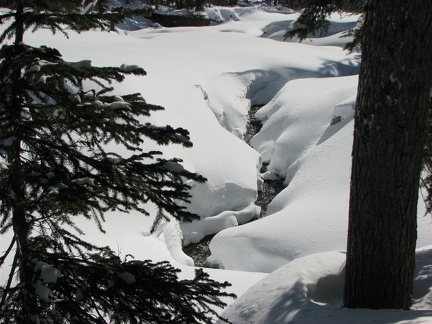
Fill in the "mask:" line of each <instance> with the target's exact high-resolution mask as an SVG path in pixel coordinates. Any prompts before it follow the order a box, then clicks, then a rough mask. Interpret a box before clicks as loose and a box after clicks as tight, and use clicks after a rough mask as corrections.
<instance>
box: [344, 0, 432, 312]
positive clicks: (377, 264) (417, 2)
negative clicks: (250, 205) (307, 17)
mask: <svg viewBox="0 0 432 324" xmlns="http://www.w3.org/2000/svg"><path fill="white" fill-rule="evenodd" d="M431 86H432V1H422V0H412V1H406V0H380V1H378V0H370V1H368V4H367V7H366V12H365V22H364V36H363V39H362V65H361V71H360V80H359V91H358V96H357V112H356V116H355V126H354V127H355V128H354V146H353V164H352V174H351V195H350V210H349V228H348V247H347V263H346V281H345V292H344V306H345V307H348V308H374V309H377V308H395V309H408V308H409V307H410V305H411V295H412V286H413V285H412V282H413V272H414V264H415V245H416V226H417V225H416V219H417V200H418V190H419V178H420V171H421V167H422V154H423V149H424V145H425V125H426V116H427V111H428V107H430V106H429V105H430V96H431Z"/></svg>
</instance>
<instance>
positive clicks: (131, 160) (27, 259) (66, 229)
mask: <svg viewBox="0 0 432 324" xmlns="http://www.w3.org/2000/svg"><path fill="white" fill-rule="evenodd" d="M84 4H86V5H88V4H89V2H88V1H87V2H82V1H81V0H59V1H51V0H18V1H16V0H14V1H10V0H0V7H2V8H7V11H3V14H1V15H0V23H1V24H2V25H4V31H3V33H2V34H1V35H0V42H1V43H2V44H3V47H2V48H1V49H0V125H1V127H0V155H1V156H0V183H1V186H0V199H1V204H0V211H1V215H2V216H1V219H0V221H1V223H0V225H1V232H0V234H2V235H3V234H5V233H6V232H8V231H12V232H13V238H12V241H11V242H10V245H9V247H8V249H7V250H6V251H5V253H4V254H3V255H2V256H1V257H0V266H1V267H2V268H3V269H4V268H6V267H7V266H9V265H8V264H7V262H6V259H7V258H8V256H9V257H11V259H13V261H12V265H11V267H10V275H9V280H8V281H7V282H6V283H5V284H4V285H3V286H2V287H1V288H0V293H1V295H0V321H2V322H5V323H7V322H16V323H32V322H35V323H39V322H44V321H46V322H52V323H105V322H106V321H110V322H113V323H139V322H146V323H161V322H169V323H194V322H206V321H210V319H211V317H212V316H215V315H216V313H215V311H214V310H213V309H212V307H213V306H218V307H223V306H224V305H225V304H224V303H223V302H222V301H221V299H220V298H221V297H224V296H225V297H226V296H230V297H232V296H233V295H232V294H228V293H225V292H222V291H221V290H222V289H223V288H226V287H227V286H229V284H228V283H226V282H225V283H218V282H215V281H213V280H212V279H210V278H209V277H208V275H207V274H205V273H204V272H202V271H201V270H197V271H196V275H195V278H194V279H191V280H179V279H178V278H177V272H178V270H177V269H175V268H173V267H172V266H170V265H169V264H168V263H165V262H162V263H156V264H154V263H151V262H150V261H136V260H131V259H130V257H127V258H125V259H121V258H120V257H119V256H117V255H115V254H114V253H113V251H111V250H110V249H109V248H108V247H98V246H95V245H93V244H91V243H89V242H86V241H84V240H83V239H82V237H81V235H80V234H82V230H81V229H80V228H78V227H77V226H76V225H75V221H74V220H75V218H76V217H85V218H87V219H93V220H95V222H96V223H97V225H98V227H99V229H100V230H101V231H103V228H102V223H103V221H104V213H105V212H106V211H110V210H117V211H122V212H129V211H133V210H135V211H139V212H141V213H142V214H143V215H148V212H147V211H146V209H145V207H143V206H145V203H148V202H152V203H154V204H156V205H157V206H158V208H159V218H160V217H164V215H167V214H170V215H172V216H174V217H175V218H177V219H179V220H183V221H190V220H192V219H194V218H196V217H197V216H196V215H194V214H191V213H190V212H188V211H187V210H186V208H185V207H181V206H179V204H178V202H187V201H188V199H189V198H190V195H189V191H188V189H189V187H188V186H187V185H186V184H185V180H193V181H197V182H203V181H205V178H203V177H202V176H200V175H198V174H195V173H191V172H188V171H187V170H185V169H184V168H183V167H182V165H181V160H179V159H170V160H166V159H163V158H162V157H161V156H160V155H161V152H158V151H149V152H147V151H143V149H142V144H143V142H144V139H145V138H149V139H152V140H154V141H155V142H157V143H158V144H159V145H167V144H180V145H183V146H185V147H190V146H192V143H191V141H190V138H189V134H188V132H187V130H185V129H182V128H173V127H171V126H164V127H161V126H154V125H152V124H150V123H143V122H142V119H143V118H145V117H147V116H149V115H150V113H151V112H153V111H159V110H162V107H159V106H155V105H151V104H148V103H146V101H145V100H144V99H143V98H142V97H141V95H140V94H128V95H124V96H113V95H110V94H109V93H110V91H111V90H112V87H111V85H110V84H111V83H112V82H121V81H122V80H123V79H124V78H125V76H127V75H131V74H132V75H145V71H144V70H143V69H141V68H139V67H136V66H126V65H122V66H121V67H93V66H92V65H91V62H90V61H87V60H83V61H80V62H65V61H64V60H63V59H62V57H61V55H60V53H59V52H58V51H57V50H56V49H53V48H48V47H46V46H40V47H32V46H29V45H26V44H25V42H24V35H25V33H26V32H28V31H29V30H30V31H37V30H38V29H39V28H42V27H44V28H49V29H50V30H51V31H52V32H61V33H64V34H65V35H67V32H66V29H70V30H73V31H77V32H84V31H87V30H90V29H94V28H98V29H101V30H104V31H113V30H115V24H116V23H119V22H121V21H122V20H123V19H124V18H126V17H131V16H132V15H138V14H143V13H144V12H143V11H136V10H135V11H126V10H108V8H107V6H106V3H105V1H92V3H90V5H91V6H92V10H88V9H89V7H88V6H86V8H83V7H82V6H83V5H84ZM90 84H93V85H94V87H91V86H89V85H90ZM112 143H115V145H116V147H117V148H118V147H122V148H124V149H125V150H126V151H127V152H129V154H128V155H127V156H123V155H119V154H118V153H116V152H115V151H113V150H112V149H111V150H110V149H109V147H110V144H112ZM111 147H112V146H111Z"/></svg>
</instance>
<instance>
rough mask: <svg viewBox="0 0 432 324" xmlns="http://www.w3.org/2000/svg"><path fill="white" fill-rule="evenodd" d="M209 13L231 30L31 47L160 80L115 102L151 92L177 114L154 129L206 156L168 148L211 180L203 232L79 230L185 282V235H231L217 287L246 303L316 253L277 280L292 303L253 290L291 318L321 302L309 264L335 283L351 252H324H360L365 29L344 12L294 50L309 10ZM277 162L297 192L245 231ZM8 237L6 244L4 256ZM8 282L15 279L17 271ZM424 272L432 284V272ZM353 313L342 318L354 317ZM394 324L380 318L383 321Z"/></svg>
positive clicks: (423, 241) (140, 220) (164, 116)
mask: <svg viewBox="0 0 432 324" xmlns="http://www.w3.org/2000/svg"><path fill="white" fill-rule="evenodd" d="M208 12H209V15H211V16H212V17H219V18H220V20H221V21H224V23H223V24H220V25H215V26H210V27H201V28H195V27H183V28H171V29H167V28H160V27H159V28H153V27H150V28H145V29H141V30H136V31H123V30H120V31H119V33H117V34H116V33H109V34H106V33H101V32H97V31H94V32H88V33H83V34H81V35H77V34H75V33H73V32H70V33H69V39H67V38H65V37H64V36H63V35H60V34H57V35H55V36H53V35H52V34H51V33H50V32H49V31H48V30H39V31H38V32H37V33H36V34H28V35H27V36H26V38H25V42H27V43H29V44H31V45H42V44H44V45H48V46H52V47H55V48H57V49H59V50H60V52H61V53H62V54H63V57H64V59H65V60H67V61H71V62H73V61H75V62H76V61H81V60H83V59H90V60H91V61H92V64H93V65H95V66H107V65H112V66H121V65H122V64H126V65H134V64H136V65H139V66H141V67H143V68H144V69H145V70H146V71H147V76H145V77H129V78H127V79H126V81H124V82H123V83H121V84H118V85H115V93H116V94H126V93H134V92H141V93H142V95H143V96H144V98H145V99H146V100H147V101H148V102H149V103H152V104H158V105H161V106H163V107H165V111H164V112H158V113H155V114H154V115H153V116H152V117H151V119H150V122H152V123H155V124H157V125H165V124H170V125H172V126H174V127H184V128H186V129H188V130H189V131H190V133H191V139H192V141H193V143H194V147H193V148H191V149H184V148H181V147H179V146H169V147H163V148H160V147H158V149H162V150H163V151H164V154H165V156H166V157H180V158H182V159H183V160H184V163H183V165H184V167H185V168H186V169H188V170H190V171H194V172H198V173H200V174H202V175H203V176H205V177H206V178H207V179H208V181H207V182H206V183H205V184H194V183H191V186H192V191H191V193H192V195H193V197H192V202H191V204H190V205H189V206H188V208H189V210H191V211H193V212H196V213H198V214H199V215H200V216H201V217H202V218H203V221H201V222H196V223H193V224H177V223H176V222H175V221H174V220H173V221H172V222H171V223H170V224H169V225H164V224H162V225H161V226H159V227H158V228H157V230H156V232H155V233H153V234H150V233H149V229H150V226H151V223H152V220H153V217H154V215H155V214H156V208H154V206H148V210H149V211H150V212H151V214H152V215H153V216H151V217H144V216H142V215H139V214H136V213H131V214H120V213H109V214H107V215H106V218H107V222H106V224H105V229H106V230H107V234H102V233H99V232H98V231H97V228H96V226H95V225H94V224H93V223H88V222H86V221H84V220H82V221H77V223H78V225H79V224H80V222H81V225H82V226H83V228H84V230H85V231H86V238H87V239H88V240H90V241H92V242H94V243H97V244H99V245H110V246H111V247H112V248H113V249H114V250H115V251H118V252H119V253H120V254H121V255H123V256H125V255H126V254H132V255H134V256H135V257H136V258H138V259H153V260H155V261H161V260H169V261H171V262H173V264H174V265H175V266H177V267H181V268H182V269H183V275H184V276H190V275H191V273H192V272H193V267H191V265H192V264H193V261H192V259H191V258H190V257H188V256H187V255H185V254H184V253H183V252H182V250H181V247H182V239H183V234H182V230H183V231H184V236H185V239H186V241H190V242H194V241H196V240H198V239H199V238H201V237H203V236H204V235H206V234H210V233H211V234H214V233H216V232H218V231H220V230H221V231H220V232H219V233H218V234H217V235H216V236H215V238H214V239H213V241H212V243H211V251H212V254H213V259H215V260H217V261H218V262H219V263H221V264H223V265H224V267H225V268H226V269H230V270H212V269H209V272H210V273H211V275H212V276H213V277H214V278H215V279H217V280H228V281H230V282H232V283H233V288H232V291H233V292H235V293H237V294H239V295H240V294H242V293H243V292H244V291H245V290H246V289H247V288H249V287H250V286H252V285H253V284H254V283H255V282H257V281H258V280H260V279H261V278H263V277H264V276H265V273H269V272H272V271H274V270H276V269H277V268H279V267H280V266H283V265H285V264H286V263H288V262H290V261H292V260H294V259H296V258H299V257H307V259H305V260H303V259H298V260H296V261H295V262H296V263H294V264H293V265H291V266H290V265H288V266H287V267H285V268H282V269H281V270H278V271H279V272H278V273H279V274H277V276H281V273H284V275H283V276H285V273H287V274H286V276H287V278H289V280H288V279H279V280H273V279H272V277H269V278H268V279H265V280H267V282H268V283H266V285H270V288H269V289H273V290H280V289H282V288H280V285H282V286H284V288H283V294H284V297H286V298H291V299H288V301H287V299H284V300H283V301H281V300H279V298H280V295H277V294H268V291H266V290H264V289H262V288H260V287H262V284H261V286H258V288H255V290H253V292H254V293H253V294H255V297H256V298H258V299H259V298H264V299H266V303H267V304H266V306H265V308H266V309H267V311H269V312H270V310H272V309H277V308H278V307H284V308H285V309H286V307H288V304H289V303H291V304H292V305H294V306H295V307H299V306H302V305H306V306H307V305H309V306H310V305H312V304H311V303H312V302H311V301H309V299H307V298H305V294H304V293H305V290H306V291H307V289H308V287H307V284H308V282H309V281H307V280H309V279H307V280H306V279H304V278H306V277H304V276H303V274H302V275H299V272H298V265H300V264H305V267H306V266H307V267H312V268H314V269H317V272H316V274H314V275H313V276H315V277H318V276H321V275H322V274H324V275H325V276H327V275H330V274H333V273H334V271H336V270H338V269H340V268H341V267H342V263H343V254H341V253H338V252H330V254H324V255H319V254H318V255H313V256H310V255H311V254H314V253H318V252H327V251H338V250H344V249H345V246H346V230H347V216H348V195H349V176H350V168H351V146H352V132H353V122H352V119H353V113H354V111H353V107H354V100H355V96H356V87H357V76H356V74H357V73H358V66H359V59H360V58H359V54H358V53H352V54H349V53H347V52H346V51H343V50H342V46H343V44H344V43H345V41H346V40H347V39H342V40H341V39H340V38H339V36H340V33H341V32H342V31H343V30H345V29H347V28H350V27H353V26H354V25H355V21H356V17H352V16H348V17H340V16H339V15H335V16H333V17H332V25H331V28H330V31H329V34H328V35H326V36H325V37H317V38H313V39H309V40H306V41H305V42H304V43H303V44H298V43H295V42H282V40H283V34H284V33H285V30H286V29H287V28H289V25H290V24H291V22H292V21H293V20H294V19H295V18H296V17H297V16H298V15H297V14H288V15H287V14H280V13H268V12H265V11H263V10H258V9H256V8H233V9H226V8H225V9H224V8H213V9H208ZM317 45H319V46H317ZM255 104H266V105H265V106H264V107H263V108H261V109H260V110H259V111H258V113H257V117H258V118H259V119H261V120H262V121H263V123H264V126H263V128H262V130H261V131H260V133H258V134H257V135H256V136H255V137H254V138H253V139H252V143H251V144H252V146H253V147H254V148H251V147H249V146H248V145H247V144H245V143H244V142H243V141H242V139H241V137H242V135H243V134H244V132H245V128H246V126H245V125H246V121H247V113H248V110H249V108H250V106H251V105H255ZM154 148H156V146H155V144H154V143H151V142H150V141H148V142H146V143H145V149H149V150H150V149H154ZM117 153H119V154H121V152H117ZM263 161H265V162H269V163H270V164H269V171H270V172H271V173H272V174H274V175H277V176H280V177H283V178H285V179H286V180H285V184H286V185H287V187H286V188H285V190H283V191H282V192H281V193H280V194H279V196H277V197H276V199H275V200H274V201H273V202H272V203H271V205H270V206H269V208H268V211H267V217H265V218H263V219H260V220H257V221H254V222H252V223H249V224H246V225H241V226H237V225H239V224H242V223H244V222H245V221H247V220H249V219H250V218H253V217H255V216H256V215H257V207H256V206H255V205H254V202H255V199H256V196H257V184H258V183H259V182H260V181H259V175H258V173H259V169H260V167H261V164H262V162H263ZM423 214H424V205H423V204H422V203H420V208H419V228H418V230H419V239H418V246H419V247H422V246H425V245H429V244H432V242H431V237H432V236H431V232H432V226H431V218H430V216H426V217H423ZM228 227H229V228H228ZM6 241H7V240H3V239H2V243H1V244H2V246H1V248H2V250H5V249H6V246H7V244H8V242H6ZM430 259H431V257H430V254H429V259H428V258H427V257H426V260H429V261H425V262H426V264H429V265H431V264H432V262H431V261H430ZM314 260H317V262H315V261H314ZM323 260H326V262H324V261H323ZM41 261H43V260H41ZM428 262H429V263H428ZM312 264H313V265H312ZM238 270H245V271H249V272H240V271H238ZM1 276H2V279H3V280H4V278H5V277H6V276H7V273H3V272H2V274H1ZM272 276H273V275H272ZM424 276H426V278H430V277H431V274H430V272H429V273H425V274H424ZM284 278H285V277H284ZM307 278H309V277H307ZM302 280H303V281H302ZM304 280H306V281H304ZM297 281H298V282H299V283H298V284H296V282H297ZM311 282H312V281H311ZM429 283H430V281H429ZM273 285H274V287H273ZM430 286H431V285H429V286H428V287H430ZM272 287H273V288H272ZM267 296H268V297H267ZM302 296H303V297H302ZM273 297H275V298H277V299H275V300H273V299H272V298H273ZM247 298H250V301H251V303H252V304H253V303H255V302H257V303H258V301H255V300H254V299H253V298H252V297H250V294H249V297H247ZM287 303H288V304H287ZM424 304H427V303H424ZM234 305H235V304H234ZM240 305H241V307H237V306H233V307H234V308H233V309H238V310H239V311H241V312H242V315H239V314H235V311H233V310H232V309H231V310H230V311H229V312H228V313H227V314H229V316H230V318H232V319H233V320H234V319H237V318H246V319H247V318H250V319H251V321H249V322H248V323H253V322H254V321H256V322H257V323H260V321H261V318H264V317H262V316H270V315H271V316H273V315H277V316H281V317H279V318H280V319H282V320H283V321H282V322H284V321H285V320H286V319H287V318H294V319H298V322H299V323H322V321H320V319H322V318H325V317H326V316H327V315H326V310H327V309H328V308H327V306H326V307H321V306H317V304H313V307H314V308H313V309H314V310H316V309H318V310H316V313H314V314H315V315H313V316H314V317H311V320H310V321H309V320H307V316H308V315H307V313H302V312H300V313H299V314H298V315H295V314H294V313H295V312H294V311H293V312H294V313H279V312H278V311H276V312H275V313H272V314H269V313H267V315H265V314H261V315H260V316H261V317H259V318H258V317H256V316H258V315H256V314H257V313H258V312H262V309H260V308H259V307H261V306H254V305H250V306H249V307H250V308H248V306H245V304H244V303H243V304H240ZM257 305H258V304H257ZM260 305H261V304H260ZM309 306H307V309H311V308H310V307H312V306H310V307H309ZM236 307H237V308H236ZM262 307H263V308H264V306H262ZM308 307H309V308H308ZM332 307H333V308H332V311H331V313H330V315H331V316H333V314H336V313H337V312H336V311H335V310H334V308H335V307H336V306H332ZM424 307H425V308H427V307H426V306H424ZM428 307H429V308H430V305H429V306H428ZM295 309H297V308H295ZM287 312H290V311H288V310H287ZM314 312H315V311H314ZM335 312H336V313H335ZM341 312H343V314H348V313H347V311H346V310H341ZM365 312H366V311H365ZM366 313H367V312H366ZM254 314H255V315H254ZM317 314H319V315H317ZM341 314H342V313H341ZM395 314H396V315H395ZM398 314H399V313H394V312H393V313H389V316H390V317H389V319H388V320H387V322H392V323H393V322H395V321H396V320H397V319H400V322H401V323H402V322H403V321H409V320H410V318H406V317H404V316H405V315H403V316H402V315H401V316H400V317H399V315H398ZM300 315H301V317H299V316H300ZM289 316H291V317H289ZM292 316H294V317H292ZM295 316H297V317H295ZM337 316H339V315H337ZM340 316H342V317H336V318H338V319H340V318H344V317H343V316H345V315H340ZM356 316H358V315H356ZM362 316H363V315H362ZM368 316H373V315H368ZM379 316H381V315H379ZM383 316H385V315H383ZM368 318H369V317H368ZM384 318H385V317H379V319H380V320H378V322H380V321H381V319H383V320H384ZM327 321H328V320H327ZM330 321H331V320H330ZM234 322H235V321H234ZM246 322H247V321H246ZM246 322H245V323H246ZM276 322H277V321H276V320H275V323H276ZM333 322H334V323H336V322H335V321H333ZM342 322H343V321H342ZM342 322H341V323H342ZM371 322H372V317H371ZM263 323H265V322H263ZM267 323H270V322H267Z"/></svg>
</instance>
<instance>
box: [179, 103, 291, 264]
mask: <svg viewBox="0 0 432 324" xmlns="http://www.w3.org/2000/svg"><path fill="white" fill-rule="evenodd" d="M261 107H262V106H252V107H251V108H250V110H249V120H248V122H247V124H246V134H245V135H244V141H245V142H246V143H247V144H248V145H250V140H251V139H252V137H253V136H254V135H255V134H257V133H258V132H259V131H260V130H261V127H262V124H261V121H260V120H258V119H257V118H256V117H255V113H256V112H257V110H258V109H260V108H261ZM267 165H268V164H265V163H264V164H263V165H262V167H261V170H260V173H264V172H266V171H267ZM283 188H284V186H283V182H282V181H278V180H275V181H272V180H265V181H264V183H263V186H262V191H259V192H258V197H257V200H256V201H255V204H256V205H257V206H260V207H261V214H260V218H261V217H264V216H265V215H266V212H267V206H268V204H269V203H270V202H271V201H272V200H273V198H274V197H275V196H276V195H277V194H278V193H279V192H281V191H282V190H283ZM213 237H214V235H209V236H207V237H205V238H204V239H203V240H202V241H201V242H199V243H197V244H189V245H188V246H186V247H183V252H184V253H186V254H187V255H189V256H190V257H191V258H192V259H193V260H194V262H195V266H197V267H207V268H209V267H213V266H212V265H210V264H208V263H207V258H208V257H209V256H210V254H211V253H210V249H209V244H210V242H211V240H212V238H213Z"/></svg>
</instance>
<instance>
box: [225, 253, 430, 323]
mask: <svg viewBox="0 0 432 324" xmlns="http://www.w3.org/2000/svg"><path fill="white" fill-rule="evenodd" d="M416 259H417V267H416V277H415V280H414V298H416V296H419V295H420V296H422V297H423V296H425V297H423V298H421V299H420V300H418V301H417V304H419V305H422V306H424V305H428V307H429V308H428V309H423V310H417V311H415V312H414V311H402V310H367V309H346V308H341V307H340V306H341V304H342V293H343V282H344V266H345V264H344V263H345V253H344V252H339V251H333V252H325V253H319V254H311V255H309V256H306V257H303V258H299V259H296V260H294V261H292V262H290V263H288V264H287V265H285V266H283V267H281V268H279V269H277V270H276V271H274V272H272V273H271V274H270V275H268V276H267V277H265V278H263V279H262V280H261V281H259V282H258V283H257V284H255V285H254V286H253V287H251V288H250V289H249V290H248V291H247V292H246V293H245V294H244V295H243V296H241V297H240V298H239V299H237V301H236V302H235V303H234V304H232V305H230V306H229V307H228V308H227V309H226V310H225V311H224V312H223V313H222V316H223V317H225V318H227V319H228V320H229V321H230V322H231V323H233V324H241V323H245V324H249V323H254V324H260V323H262V324H264V323H272V324H281V323H323V322H324V321H325V322H329V323H344V324H354V323H358V324H360V323H430V321H431V318H432V311H431V310H430V305H431V302H432V293H431V291H430V289H428V288H427V287H430V286H431V285H432V272H431V267H430V262H431V259H432V246H429V247H428V248H424V249H420V250H418V251H417V255H416Z"/></svg>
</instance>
